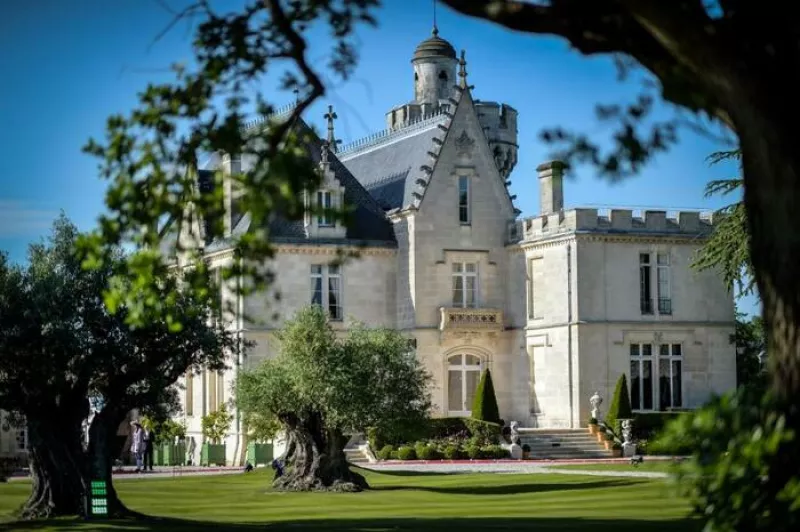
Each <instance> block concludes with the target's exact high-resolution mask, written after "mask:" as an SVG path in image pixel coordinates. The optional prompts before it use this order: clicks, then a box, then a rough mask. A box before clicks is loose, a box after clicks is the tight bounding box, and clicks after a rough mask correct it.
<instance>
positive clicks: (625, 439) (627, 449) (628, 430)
mask: <svg viewBox="0 0 800 532" xmlns="http://www.w3.org/2000/svg"><path fill="white" fill-rule="evenodd" d="M622 456H626V457H627V456H636V444H635V443H634V442H633V420H632V419H623V420H622Z"/></svg>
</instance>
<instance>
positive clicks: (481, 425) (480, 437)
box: [464, 418, 501, 445]
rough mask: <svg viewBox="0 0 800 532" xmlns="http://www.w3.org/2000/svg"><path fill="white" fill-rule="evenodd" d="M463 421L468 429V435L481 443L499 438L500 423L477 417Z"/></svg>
mask: <svg viewBox="0 0 800 532" xmlns="http://www.w3.org/2000/svg"><path fill="white" fill-rule="evenodd" d="M464 423H465V424H466V425H467V428H468V429H469V433H470V436H471V437H472V438H474V439H475V440H476V441H478V442H480V444H481V445H485V444H490V443H497V441H498V439H499V438H500V430H501V427H500V425H498V424H496V423H491V422H489V421H481V420H478V419H469V418H467V419H465V420H464Z"/></svg>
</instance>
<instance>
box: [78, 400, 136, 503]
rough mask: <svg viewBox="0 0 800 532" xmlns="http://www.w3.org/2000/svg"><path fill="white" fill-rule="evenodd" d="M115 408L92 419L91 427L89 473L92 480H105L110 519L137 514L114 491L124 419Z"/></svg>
mask: <svg viewBox="0 0 800 532" xmlns="http://www.w3.org/2000/svg"><path fill="white" fill-rule="evenodd" d="M124 417H125V414H124V413H123V414H122V415H120V414H119V413H118V412H117V411H116V410H115V409H114V408H113V407H110V406H106V407H105V408H103V410H101V411H100V412H98V413H97V414H96V415H95V416H94V418H93V419H92V424H91V426H90V427H89V449H88V453H87V454H88V471H89V476H90V480H103V481H105V482H106V486H107V490H108V496H107V499H108V515H109V516H110V517H130V516H134V515H138V514H135V513H134V512H132V511H131V510H129V509H128V508H127V507H126V506H125V505H124V504H122V501H120V500H119V497H118V496H117V491H116V490H115V489H114V482H113V478H112V471H113V468H114V457H115V456H116V449H117V447H118V445H117V443H116V434H117V428H118V427H119V424H120V423H121V421H122V419H124Z"/></svg>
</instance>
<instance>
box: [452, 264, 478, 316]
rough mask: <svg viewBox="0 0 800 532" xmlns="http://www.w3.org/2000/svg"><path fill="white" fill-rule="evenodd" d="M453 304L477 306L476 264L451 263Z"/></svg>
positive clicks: (467, 306) (462, 306) (460, 306)
mask: <svg viewBox="0 0 800 532" xmlns="http://www.w3.org/2000/svg"><path fill="white" fill-rule="evenodd" d="M453 306H454V307H457V308H475V307H477V306H478V266H477V265H476V264H475V263H471V262H455V263H453Z"/></svg>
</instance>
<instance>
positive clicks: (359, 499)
mask: <svg viewBox="0 0 800 532" xmlns="http://www.w3.org/2000/svg"><path fill="white" fill-rule="evenodd" d="M366 476H367V478H368V480H369V482H370V484H371V485H372V487H373V489H372V490H369V491H366V492H363V493H357V494H333V493H331V494H328V493H291V494H286V493H275V492H271V491H269V490H268V489H267V486H268V485H269V480H270V478H271V477H270V475H269V473H268V472H266V471H264V472H256V473H250V474H244V473H241V474H234V475H225V476H206V477H185V478H181V479H174V478H168V479H144V480H140V479H126V480H119V481H117V482H116V486H117V489H118V491H119V493H120V495H121V497H122V499H123V500H124V501H125V502H126V503H127V504H128V505H129V506H130V507H131V508H132V509H134V510H137V511H139V512H142V513H145V514H147V515H151V516H158V518H153V519H150V520H145V521H123V522H114V523H109V524H99V523H86V522H81V521H76V520H61V521H57V522H51V523H46V524H45V523H26V524H22V523H9V524H8V525H6V526H7V527H8V528H5V529H6V530H37V531H56V530H59V531H61V530H69V531H72V530H82V531H83V530H111V531H118V532H121V531H126V532H127V531H130V532H134V531H136V532H145V531H158V532H166V531H175V532H188V531H190V530H191V531H195V530H213V531H215V532H225V531H234V532H240V531H242V532H243V531H249V530H265V529H266V530H269V531H271V532H281V531H289V530H292V531H302V530H318V531H322V532H326V531H345V530H358V531H363V532H366V531H370V532H378V531H388V530H392V531H398V530H426V531H427V530H430V531H437V530H442V531H444V530H447V531H448V532H452V531H455V530H458V531H459V532H461V531H468V530H475V531H478V530H525V529H528V528H531V529H533V528H535V529H536V530H537V531H542V530H561V531H564V530H584V529H585V530H593V529H601V530H614V531H615V532H618V531H631V532H633V531H636V532H643V531H656V530H658V531H669V530H675V531H678V530H680V531H681V532H690V531H691V530H700V528H701V527H700V525H699V523H698V522H697V521H693V520H689V519H688V518H687V517H686V516H687V514H688V511H689V505H688V504H687V502H686V501H685V500H683V499H680V498H678V497H676V496H675V495H674V494H673V493H672V492H671V489H670V487H669V486H668V484H667V483H665V482H664V481H662V480H650V479H633V478H602V477H589V476H577V475H557V474H552V475H550V474H529V475H509V474H449V475H448V474H420V473H414V474H412V473H403V472H391V473H390V472H384V473H372V472H367V473H366ZM29 487H30V486H29V484H28V483H23V482H13V483H9V484H5V485H3V484H0V519H2V518H5V519H10V517H11V512H12V511H13V509H14V508H16V507H17V506H18V505H19V504H21V503H22V502H23V501H24V500H25V497H26V496H27V493H28V490H29ZM265 525H269V526H265ZM0 529H2V526H0Z"/></svg>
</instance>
